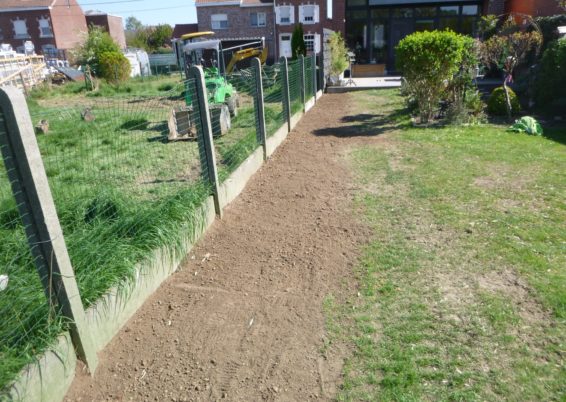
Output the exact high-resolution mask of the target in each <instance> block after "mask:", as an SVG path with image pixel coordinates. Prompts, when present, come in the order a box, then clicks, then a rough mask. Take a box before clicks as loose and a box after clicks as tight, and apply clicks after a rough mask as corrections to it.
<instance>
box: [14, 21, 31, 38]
mask: <svg viewBox="0 0 566 402" xmlns="http://www.w3.org/2000/svg"><path fill="white" fill-rule="evenodd" d="M12 26H13V28H14V39H28V38H29V37H30V36H29V32H28V26H27V24H26V20H25V19H23V20H20V19H17V20H12ZM18 27H20V28H22V27H23V28H25V33H23V30H21V29H20V32H19V33H18Z"/></svg>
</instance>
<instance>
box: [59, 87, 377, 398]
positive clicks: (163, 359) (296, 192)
mask: <svg viewBox="0 0 566 402" xmlns="http://www.w3.org/2000/svg"><path fill="white" fill-rule="evenodd" d="M348 97H349V96H348V95H345V94H339V95H326V96H324V97H322V98H321V100H320V101H319V102H318V103H317V105H316V106H315V107H314V108H313V109H312V110H311V111H309V112H308V114H307V115H306V116H305V117H304V118H303V119H302V121H301V122H300V123H299V125H298V126H297V127H296V129H295V130H294V131H293V132H292V133H291V134H290V135H289V138H288V140H287V141H286V142H285V143H284V144H283V145H282V146H281V148H280V149H279V150H278V151H277V152H276V154H275V155H274V156H273V158H272V159H271V160H270V161H269V162H268V163H267V164H266V165H265V166H264V167H263V168H262V169H261V171H260V172H259V173H258V174H257V175H256V176H255V177H254V178H253V179H252V180H251V181H250V183H249V184H248V186H247V188H246V190H245V191H244V193H243V194H242V195H241V196H240V197H239V198H238V199H237V200H236V201H235V202H234V203H233V204H231V205H230V206H229V207H228V208H227V209H226V211H225V217H224V219H223V220H222V221H217V222H216V223H215V224H214V225H213V227H212V228H211V230H210V231H209V232H208V233H207V235H206V236H205V238H204V239H203V240H202V241H201V242H200V243H199V244H198V245H197V247H196V248H195V249H194V250H193V252H192V253H191V255H190V256H189V257H188V259H187V261H186V263H185V264H184V265H183V266H182V268H181V269H180V270H179V271H178V272H177V273H176V274H174V275H173V276H172V277H171V278H170V279H169V280H168V281H167V282H166V283H165V284H164V285H163V286H162V287H161V288H160V289H159V290H158V291H157V292H156V294H154V295H153V297H151V298H150V299H148V301H147V302H146V303H145V305H144V306H143V307H142V309H140V311H138V313H137V314H136V315H135V316H134V318H133V319H132V320H130V322H129V323H128V324H127V325H126V326H125V327H124V329H123V330H122V331H121V332H120V334H119V335H117V336H116V338H115V339H114V340H113V341H112V342H111V344H110V345H109V346H108V347H107V348H106V349H105V351H104V352H103V353H102V354H101V356H100V360H101V363H100V366H99V368H98V370H97V372H96V375H95V377H94V378H90V377H89V376H87V375H85V374H82V373H81V374H79V375H78V377H77V379H76V380H75V382H74V384H73V386H72V388H71V390H70V391H69V393H68V395H67V397H66V400H67V401H79V400H80V401H102V400H134V401H142V400H143V401H153V400H155V401H193V400H195V401H196V400H218V399H223V398H224V399H226V400H231V401H240V400H241V401H253V400H308V399H317V400H325V399H332V397H333V396H335V394H336V388H337V384H339V383H340V382H341V368H342V362H343V358H344V356H345V355H344V353H345V352H346V351H345V350H344V347H340V346H336V345H334V346H332V347H330V349H328V348H325V344H326V343H327V342H326V330H325V320H324V314H323V308H322V304H323V301H324V298H325V297H327V296H328V295H333V297H336V298H338V299H341V298H342V297H341V295H342V296H347V295H351V294H355V290H354V274H353V267H354V266H355V264H356V263H357V256H358V250H359V246H360V244H361V243H362V242H364V241H365V239H366V238H367V237H368V236H369V231H368V229H367V228H365V226H364V225H362V224H361V223H360V222H357V221H356V220H355V219H356V218H355V217H354V214H353V213H352V198H353V196H354V191H355V189H354V188H353V184H352V183H353V182H354V180H353V179H352V177H351V173H350V172H349V170H348V167H347V165H346V162H345V160H344V158H342V154H343V153H344V152H345V149H346V146H347V145H348V146H349V145H351V140H352V139H351V138H349V137H350V135H356V133H353V132H352V133H348V134H350V135H348V134H347V135H341V134H339V133H338V134H337V135H336V134H334V133H333V132H332V129H331V128H330V127H332V128H337V129H338V128H339V127H341V126H344V125H345V124H344V122H343V121H346V120H342V118H343V117H344V116H346V115H347V114H349V113H350V112H351V110H349V109H350V107H349V106H347V105H348V104H349V102H348ZM313 132H315V133H319V135H313ZM323 349H324V350H325V352H324V353H323V352H322V351H323ZM341 349H342V350H341Z"/></svg>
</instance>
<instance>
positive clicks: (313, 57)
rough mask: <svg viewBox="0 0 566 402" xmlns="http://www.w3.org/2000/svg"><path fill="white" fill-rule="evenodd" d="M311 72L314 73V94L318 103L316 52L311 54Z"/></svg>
mask: <svg viewBox="0 0 566 402" xmlns="http://www.w3.org/2000/svg"><path fill="white" fill-rule="evenodd" d="M311 69H312V71H311V74H312V94H313V96H314V101H315V103H316V92H317V89H316V54H315V53H313V54H312V56H311Z"/></svg>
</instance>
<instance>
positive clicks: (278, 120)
mask: <svg viewBox="0 0 566 402" xmlns="http://www.w3.org/2000/svg"><path fill="white" fill-rule="evenodd" d="M283 74H284V67H283V66H282V64H281V63H276V64H273V65H272V66H264V67H263V68H262V82H263V102H264V109H265V131H266V133H265V135H266V136H267V137H270V136H272V135H273V134H275V132H276V131H277V130H278V129H279V127H281V126H282V125H283V124H285V122H286V119H287V117H286V115H285V95H284V93H283V90H284V76H283Z"/></svg>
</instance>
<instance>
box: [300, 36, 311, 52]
mask: <svg viewBox="0 0 566 402" xmlns="http://www.w3.org/2000/svg"><path fill="white" fill-rule="evenodd" d="M303 39H304V40H305V47H306V48H307V52H314V35H303Z"/></svg>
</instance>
